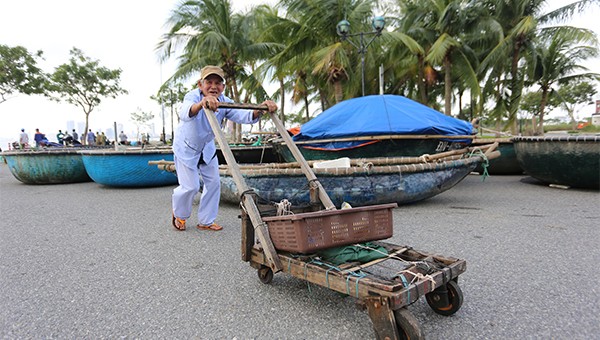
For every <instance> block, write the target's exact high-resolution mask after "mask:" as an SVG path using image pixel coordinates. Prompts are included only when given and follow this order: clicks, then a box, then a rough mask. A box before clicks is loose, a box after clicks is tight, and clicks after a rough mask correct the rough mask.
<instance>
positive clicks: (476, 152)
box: [469, 148, 490, 182]
mask: <svg viewBox="0 0 600 340" xmlns="http://www.w3.org/2000/svg"><path fill="white" fill-rule="evenodd" d="M473 155H477V156H480V157H481V158H482V159H483V162H481V167H482V168H483V173H482V174H481V181H482V182H485V179H486V178H487V177H490V174H489V173H488V166H489V165H490V160H489V159H488V158H487V156H486V155H485V153H483V151H481V149H480V148H475V149H473V151H471V154H469V158H470V157H473Z"/></svg>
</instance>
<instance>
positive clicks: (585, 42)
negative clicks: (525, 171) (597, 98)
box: [532, 27, 600, 134]
mask: <svg viewBox="0 0 600 340" xmlns="http://www.w3.org/2000/svg"><path fill="white" fill-rule="evenodd" d="M545 33H550V34H547V35H544V36H542V37H541V43H540V45H539V46H538V47H537V49H536V52H537V53H536V54H535V56H534V57H535V60H534V61H533V65H534V67H533V75H532V79H533V81H534V82H535V84H536V85H538V86H539V87H540V89H539V91H540V92H541V103H540V111H539V114H538V115H539V121H538V123H537V126H535V125H534V133H535V132H537V133H538V134H539V133H543V131H544V130H543V126H544V113H545V112H544V111H545V108H546V104H547V102H548V97H549V95H550V93H551V92H553V91H556V89H554V88H553V86H554V85H555V84H559V83H569V82H579V81H582V80H596V81H597V80H600V74H597V73H590V72H586V71H588V69H587V68H585V67H584V66H582V65H581V64H580V62H581V61H583V60H586V59H589V58H593V57H596V56H598V49H597V48H596V47H595V45H596V44H597V41H596V38H595V34H594V32H592V31H589V30H582V31H579V32H573V31H571V30H569V29H565V28H564V27H559V28H557V29H556V30H553V31H550V32H548V31H546V32H545ZM578 71H584V73H578Z"/></svg>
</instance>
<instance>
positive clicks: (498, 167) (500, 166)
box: [471, 138, 523, 175]
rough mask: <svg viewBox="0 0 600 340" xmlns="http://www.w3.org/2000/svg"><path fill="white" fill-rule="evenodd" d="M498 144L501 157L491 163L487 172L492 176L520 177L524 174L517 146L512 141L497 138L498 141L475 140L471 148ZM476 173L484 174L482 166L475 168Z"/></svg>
mask: <svg viewBox="0 0 600 340" xmlns="http://www.w3.org/2000/svg"><path fill="white" fill-rule="evenodd" d="M493 142H498V148H497V150H498V151H500V157H498V158H496V159H492V160H490V161H489V164H488V167H487V172H488V174H490V175H520V174H522V173H523V168H521V165H520V164H519V161H518V160H517V154H516V152H515V146H514V144H513V141H512V139H507V138H496V139H488V138H485V139H474V140H473V143H472V144H471V146H478V145H483V144H489V143H493ZM475 171H476V172H479V173H483V171H484V169H483V166H482V165H481V164H480V165H478V166H477V167H476V168H475Z"/></svg>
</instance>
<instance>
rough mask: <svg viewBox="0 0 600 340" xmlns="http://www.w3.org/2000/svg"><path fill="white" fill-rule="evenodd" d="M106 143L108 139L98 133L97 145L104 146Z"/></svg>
mask: <svg viewBox="0 0 600 340" xmlns="http://www.w3.org/2000/svg"><path fill="white" fill-rule="evenodd" d="M104 143H106V139H105V138H104V136H103V135H102V134H101V133H100V131H98V132H96V145H99V146H103V145H104Z"/></svg>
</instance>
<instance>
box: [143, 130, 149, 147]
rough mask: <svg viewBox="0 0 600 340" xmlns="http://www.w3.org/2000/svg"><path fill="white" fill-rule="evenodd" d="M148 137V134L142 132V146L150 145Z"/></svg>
mask: <svg viewBox="0 0 600 340" xmlns="http://www.w3.org/2000/svg"><path fill="white" fill-rule="evenodd" d="M148 137H149V135H148V134H146V133H143V132H142V145H146V144H148Z"/></svg>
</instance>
